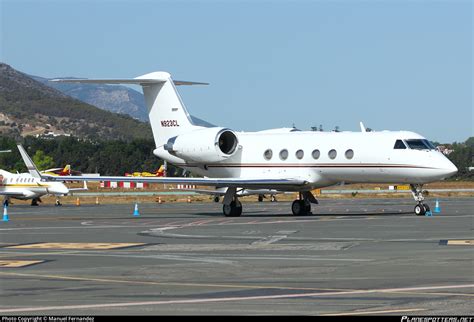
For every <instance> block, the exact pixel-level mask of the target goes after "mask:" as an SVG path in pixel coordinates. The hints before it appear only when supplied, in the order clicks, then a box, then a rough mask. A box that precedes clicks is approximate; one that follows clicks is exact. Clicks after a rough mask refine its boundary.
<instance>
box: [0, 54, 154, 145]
mask: <svg viewBox="0 0 474 322" xmlns="http://www.w3.org/2000/svg"><path fill="white" fill-rule="evenodd" d="M36 79H37V80H35V79H33V78H32V77H30V76H29V75H27V74H24V73H22V72H19V71H17V70H15V69H14V68H12V67H11V66H9V65H7V64H4V63H0V134H2V135H4V136H9V137H14V138H18V137H24V136H27V135H37V136H44V135H49V136H56V135H72V136H77V137H79V138H86V139H106V140H107V139H124V140H131V139H135V138H151V137H152V134H151V129H150V126H149V124H148V122H146V123H145V122H142V121H139V120H137V119H135V118H132V117H131V116H128V115H124V114H117V113H113V112H109V111H105V110H102V109H100V108H98V107H96V106H93V105H91V104H87V103H84V102H82V101H80V100H78V99H76V98H73V97H71V96H68V95H67V91H72V92H76V93H79V92H81V91H78V90H77V89H76V90H74V87H67V85H66V86H65V87H64V92H62V91H60V90H58V89H55V88H52V87H51V86H47V85H45V84H44V83H43V81H38V80H39V79H38V78H37V77H36ZM50 84H51V83H50ZM112 87H114V86H112ZM130 90H131V89H130ZM98 91H103V92H106V93H109V94H104V96H107V95H108V96H109V97H110V98H111V100H112V101H116V102H120V101H121V102H122V103H123V102H124V101H127V100H128V101H129V102H135V101H137V100H140V97H139V96H141V94H140V93H138V92H136V91H135V92H136V93H137V94H139V95H138V96H136V95H135V96H134V94H133V93H132V94H129V93H128V91H126V93H125V92H124V89H122V88H120V89H118V90H115V91H114V90H112V91H108V89H107V88H104V89H99V90H98ZM131 91H132V90H131ZM87 92H88V93H93V92H94V91H93V90H91V89H87V90H86V91H85V93H87ZM78 95H79V94H78ZM80 95H84V96H87V94H80ZM90 96H94V95H93V94H90ZM141 98H142V99H143V96H141ZM122 105H123V104H122ZM143 105H144V104H142V106H143Z"/></svg>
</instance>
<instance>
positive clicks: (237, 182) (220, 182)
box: [43, 176, 307, 190]
mask: <svg viewBox="0 0 474 322" xmlns="http://www.w3.org/2000/svg"><path fill="white" fill-rule="evenodd" d="M43 178H44V179H45V180H46V181H115V182H147V183H166V184H191V185H200V186H210V187H238V188H266V189H277V190H288V189H290V190H291V189H292V188H301V187H302V186H304V185H306V184H307V181H305V180H301V179H242V178H182V177H125V176H98V177H97V176H90V177H89V176H63V177H61V176H59V177H46V176H45V177H43Z"/></svg>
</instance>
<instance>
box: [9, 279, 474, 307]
mask: <svg viewBox="0 0 474 322" xmlns="http://www.w3.org/2000/svg"><path fill="white" fill-rule="evenodd" d="M2 275H5V274H2ZM472 287H474V284H464V285H444V286H425V287H407V288H391V289H372V290H350V291H344V290H339V291H335V292H304V293H296V294H295V293H290V294H278V295H256V296H237V297H219V298H194V299H177V300H160V301H143V302H120V303H97V304H77V305H62V306H60V305H58V306H36V307H16V308H12V309H9V308H0V313H13V312H35V311H55V310H80V309H88V310H90V309H100V308H114V307H120V308H123V307H135V306H150V305H152V306H153V305H171V304H205V303H221V302H239V301H256V300H280V299H294V298H307V297H310V298H311V297H314V298H317V297H320V296H339V295H366V294H375V293H390V292H396V291H417V290H439V289H459V288H472ZM411 310H413V309H410V311H411ZM420 310H421V309H420ZM364 313H365V314H368V313H367V312H364ZM361 314H363V313H361Z"/></svg>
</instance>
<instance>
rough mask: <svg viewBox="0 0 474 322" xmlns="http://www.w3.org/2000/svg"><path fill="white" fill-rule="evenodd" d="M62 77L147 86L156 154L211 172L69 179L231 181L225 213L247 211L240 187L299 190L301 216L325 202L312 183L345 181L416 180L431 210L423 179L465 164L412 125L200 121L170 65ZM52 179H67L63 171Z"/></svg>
mask: <svg viewBox="0 0 474 322" xmlns="http://www.w3.org/2000/svg"><path fill="white" fill-rule="evenodd" d="M54 81H56V82H73V83H99V84H136V85H141V86H142V88H143V93H144V96H145V102H146V105H147V107H148V110H149V117H150V124H151V128H152V131H153V137H154V140H155V144H156V148H155V149H154V151H153V153H154V155H156V156H157V157H159V158H161V159H163V160H166V161H167V162H169V163H172V164H174V165H175V166H178V167H181V168H184V169H186V170H188V171H191V172H193V173H195V174H197V175H200V176H203V178H163V177H159V178H146V177H105V176H104V177H99V178H97V177H95V178H94V177H84V176H83V177H76V176H72V177H69V178H68V180H91V181H99V180H106V181H109V180H110V181H135V182H155V183H177V184H195V185H201V186H214V187H217V188H220V187H227V188H228V189H227V191H226V194H225V196H224V201H223V204H224V205H223V213H224V215H225V216H240V215H241V213H242V204H241V203H240V201H239V200H238V195H237V188H243V189H274V190H278V191H295V192H299V199H298V200H295V201H294V202H293V204H292V206H291V209H292V212H293V214H294V215H305V214H309V213H311V203H318V201H317V200H316V198H315V197H314V196H313V194H312V193H311V190H312V189H315V188H322V187H327V186H331V185H334V184H338V183H341V182H344V183H346V184H347V183H400V184H410V185H411V188H412V192H413V196H414V198H415V201H416V207H415V214H416V215H423V214H425V212H426V211H429V206H428V205H426V204H425V203H424V198H423V194H422V186H423V184H425V183H428V182H433V181H438V180H442V179H444V178H447V177H449V176H451V175H453V174H455V173H456V172H457V168H456V167H455V166H454V164H452V163H451V162H450V161H449V160H448V159H447V158H446V157H445V156H444V155H443V154H441V153H440V152H438V151H437V150H436V149H435V148H434V147H433V146H432V145H431V144H430V142H429V141H428V140H426V139H425V138H424V137H423V136H421V135H419V134H417V133H413V132H407V131H382V132H373V131H372V132H368V131H365V129H364V128H362V131H361V132H313V131H311V132H309V131H308V132H307V131H295V130H294V129H287V130H285V129H283V130H274V131H273V130H271V131H268V130H267V131H262V132H236V131H234V130H231V129H229V128H223V127H206V126H203V125H200V124H195V123H194V122H193V121H192V118H191V117H190V115H189V113H188V111H187V110H186V108H185V106H184V104H183V102H182V100H181V98H180V96H179V94H178V92H177V90H176V87H175V85H207V84H206V83H196V82H187V81H173V80H172V79H171V76H170V74H168V73H166V72H154V73H150V74H146V75H142V76H139V77H137V78H132V79H95V80H92V79H57V80H54ZM50 180H62V178H61V177H56V178H51V179H50Z"/></svg>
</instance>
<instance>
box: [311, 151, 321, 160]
mask: <svg viewBox="0 0 474 322" xmlns="http://www.w3.org/2000/svg"><path fill="white" fill-rule="evenodd" d="M311 155H312V156H313V159H315V160H317V159H319V156H320V155H321V152H319V150H318V149H316V150H313V152H312V153H311Z"/></svg>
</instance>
